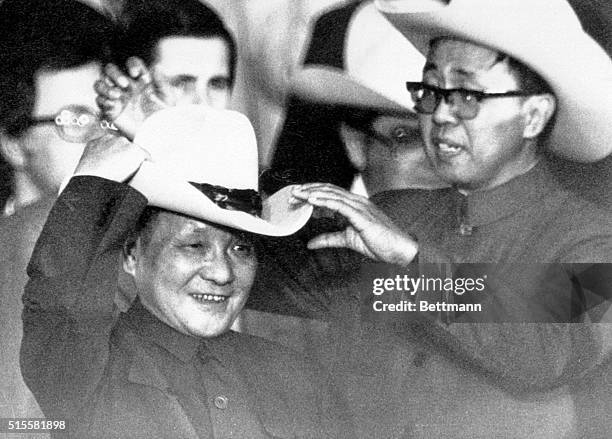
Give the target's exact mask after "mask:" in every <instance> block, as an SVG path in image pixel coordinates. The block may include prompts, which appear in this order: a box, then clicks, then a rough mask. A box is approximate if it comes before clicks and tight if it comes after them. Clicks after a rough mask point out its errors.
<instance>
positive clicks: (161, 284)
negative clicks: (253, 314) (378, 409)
mask: <svg viewBox="0 0 612 439" xmlns="http://www.w3.org/2000/svg"><path fill="white" fill-rule="evenodd" d="M138 145H140V146H138ZM202 145H206V146H207V147H206V148H202V147H201V146H202ZM143 148H146V149H143ZM257 160H258V153H257V143H256V140H255V133H254V131H253V128H252V127H251V125H250V123H249V121H248V120H247V119H246V117H244V116H243V115H241V114H239V113H236V112H232V111H228V110H214V109H211V108H208V107H205V106H195V105H191V106H187V107H185V106H182V107H175V108H169V109H165V110H163V111H160V112H159V113H157V114H155V115H153V116H151V117H150V118H149V119H148V120H147V121H145V123H144V124H143V126H142V127H141V129H140V130H139V132H138V133H137V135H136V138H135V141H134V143H130V142H128V141H127V140H125V139H123V138H119V137H118V136H106V137H104V138H102V139H99V140H97V141H94V142H90V143H89V144H88V146H87V148H86V150H85V152H84V154H83V157H82V158H81V160H80V162H79V165H78V167H77V170H76V172H75V176H74V177H73V178H72V179H71V180H70V182H69V183H68V185H67V187H66V188H65V191H64V192H63V193H62V194H61V195H60V197H59V199H58V201H57V202H56V204H55V205H54V207H53V209H52V211H51V213H50V215H49V219H48V220H47V222H46V224H45V227H44V229H43V232H42V234H41V236H40V238H39V240H38V242H37V244H36V248H35V250H34V253H33V256H32V260H31V262H30V265H29V267H28V273H29V275H30V280H29V282H28V284H27V286H26V290H25V295H24V312H23V323H24V340H23V343H22V349H21V361H22V370H23V373H24V377H25V379H26V382H27V383H28V385H29V386H30V387H31V389H32V391H33V392H34V394H35V395H36V397H37V399H38V401H39V402H40V404H41V407H42V408H43V410H44V412H45V415H46V416H47V417H48V418H49V419H59V420H65V421H66V428H65V429H63V431H59V430H56V431H54V433H57V434H58V436H60V437H70V438H84V437H86V438H101V439H111V438H117V439H122V438H131V439H136V438H143V439H145V438H146V439H153V438H159V439H165V438H171V437H180V438H193V439H196V438H201V439H204V438H230V437H232V438H249V439H256V438H262V439H263V438H270V437H303V438H336V437H343V438H347V439H348V438H352V437H353V434H352V433H351V428H350V425H348V424H347V421H346V419H345V415H344V413H343V410H342V403H341V398H339V397H338V395H337V394H335V392H333V391H332V388H331V387H330V384H329V381H328V379H327V378H326V377H325V374H324V373H323V372H322V370H321V369H320V367H319V366H317V364H316V363H314V362H310V361H305V360H304V359H302V358H300V356H299V355H298V354H296V353H294V352H292V351H290V350H289V349H286V348H282V347H281V346H279V345H276V344H274V343H271V342H269V341H265V340H263V339H259V338H257V337H252V336H248V335H245V334H240V333H234V332H232V331H230V326H231V325H232V323H233V321H234V320H235V319H236V317H237V316H238V314H239V313H240V311H241V310H242V308H243V306H244V304H245V302H246V300H247V297H248V295H249V292H250V288H251V285H252V283H253V278H254V276H255V270H256V267H257V255H256V250H255V246H254V242H255V237H256V236H258V235H263V236H266V235H268V236H269V235H275V236H282V235H288V234H291V233H293V232H295V231H296V230H297V229H299V228H300V227H301V226H302V225H303V224H304V223H305V222H306V221H307V220H308V218H309V216H310V213H311V211H312V209H311V208H310V207H309V206H306V205H301V206H295V205H294V204H292V203H290V199H291V196H290V192H291V189H290V188H286V189H284V190H283V191H279V193H277V194H274V195H273V196H271V197H270V198H268V199H266V200H262V199H261V198H260V196H259V194H258V192H257V186H258V165H257ZM142 215H144V217H143V216H142ZM139 219H140V220H139ZM137 224H138V225H137ZM135 227H136V230H134V228H135ZM121 250H122V253H123V257H122V265H123V270H124V271H125V272H126V274H127V275H128V276H130V278H131V279H132V280H133V286H134V293H136V294H137V296H138V299H137V300H135V302H134V303H133V304H132V305H131V307H130V309H129V310H128V311H127V312H126V313H122V314H121V315H120V316H119V318H118V319H117V320H115V319H114V318H113V310H114V303H113V299H114V295H115V290H116V286H117V280H116V265H117V253H118V252H119V251H121Z"/></svg>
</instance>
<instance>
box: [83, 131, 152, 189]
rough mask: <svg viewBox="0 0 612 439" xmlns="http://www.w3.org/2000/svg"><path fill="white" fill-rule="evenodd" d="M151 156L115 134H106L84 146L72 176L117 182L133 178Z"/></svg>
mask: <svg viewBox="0 0 612 439" xmlns="http://www.w3.org/2000/svg"><path fill="white" fill-rule="evenodd" d="M150 158H151V156H150V154H149V153H148V151H146V150H145V149H143V148H141V147H140V146H138V145H135V144H134V143H132V142H130V141H129V140H127V139H126V138H125V137H122V136H118V135H116V134H112V133H111V134H106V135H105V136H103V137H100V138H99V139H96V140H92V141H91V142H89V143H88V144H87V145H86V146H85V150H84V151H83V154H82V155H81V159H80V160H79V164H78V165H77V167H76V169H75V171H74V175H93V176H96V177H102V178H106V179H107V180H114V181H118V182H125V181H128V180H129V179H130V178H131V177H133V176H134V174H135V173H136V171H138V168H140V165H141V164H142V162H144V161H145V160H146V159H150Z"/></svg>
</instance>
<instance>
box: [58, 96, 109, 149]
mask: <svg viewBox="0 0 612 439" xmlns="http://www.w3.org/2000/svg"><path fill="white" fill-rule="evenodd" d="M55 127H56V129H57V131H58V133H59V135H60V137H61V138H62V139H64V140H66V141H67V142H73V143H84V142H89V141H90V140H94V139H97V138H99V137H102V136H103V135H104V133H105V132H106V131H107V130H113V129H115V128H114V126H113V125H112V124H110V123H109V122H107V121H105V120H100V118H99V116H98V115H97V114H96V113H95V112H93V111H92V110H91V109H89V108H87V107H84V106H81V105H70V106H67V107H64V108H62V109H61V110H60V112H59V113H58V114H57V116H56V117H55Z"/></svg>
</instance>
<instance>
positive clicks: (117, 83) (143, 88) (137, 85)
mask: <svg viewBox="0 0 612 439" xmlns="http://www.w3.org/2000/svg"><path fill="white" fill-rule="evenodd" d="M126 70H127V72H128V75H129V76H128V75H126V74H124V73H123V72H122V71H121V70H120V69H119V67H117V66H116V65H114V64H107V65H106V67H105V68H104V72H103V74H102V79H100V80H98V81H96V82H95V84H94V90H95V91H96V93H97V94H98V97H97V98H96V103H97V104H98V107H100V110H101V111H102V115H103V116H104V117H105V118H106V119H108V120H110V121H112V122H113V123H114V125H115V126H116V127H117V128H118V129H119V130H120V131H121V133H122V134H123V135H124V136H125V137H127V138H128V139H130V140H132V139H133V138H134V135H135V133H136V130H137V129H138V127H139V126H140V125H141V124H142V122H143V121H144V120H145V119H146V118H147V117H148V116H149V115H151V114H152V113H154V112H156V111H158V110H160V109H162V108H166V107H167V105H166V104H165V103H164V102H163V101H162V100H161V99H160V98H159V96H157V95H156V94H155V88H154V85H153V78H152V76H151V72H149V69H148V68H147V67H146V66H145V64H144V62H143V61H142V60H141V59H140V58H136V57H131V58H129V59H128V60H127V62H126Z"/></svg>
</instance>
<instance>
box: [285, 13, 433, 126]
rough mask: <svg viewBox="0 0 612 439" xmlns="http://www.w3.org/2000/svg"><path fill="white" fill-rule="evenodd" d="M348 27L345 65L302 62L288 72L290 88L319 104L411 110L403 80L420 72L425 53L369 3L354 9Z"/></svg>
mask: <svg viewBox="0 0 612 439" xmlns="http://www.w3.org/2000/svg"><path fill="white" fill-rule="evenodd" d="M350 29H351V31H350V32H349V34H348V38H347V41H346V42H345V47H346V49H345V50H346V51H345V70H341V69H337V68H333V67H329V66H317V65H308V66H306V67H304V68H303V69H301V70H299V71H297V72H296V73H294V75H293V76H292V77H291V78H290V83H289V91H290V93H291V94H292V95H294V96H297V97H299V98H300V99H303V100H305V101H308V102H314V103H320V104H329V105H335V106H341V107H349V108H356V109H363V110H374V111H378V112H381V113H388V114H402V113H406V112H409V113H414V110H413V108H414V103H413V102H412V98H411V97H410V93H408V92H407V91H406V88H405V86H404V84H405V82H406V81H407V80H415V81H418V80H419V79H420V78H421V72H422V70H423V66H424V64H425V57H424V56H423V55H422V54H421V53H420V52H419V51H418V50H417V49H416V48H415V47H414V46H413V45H412V44H411V43H410V42H408V41H407V40H406V39H405V38H404V37H403V36H402V34H401V33H400V32H399V31H397V30H396V29H395V28H394V27H393V26H392V25H390V24H389V22H388V21H387V20H385V18H384V17H383V16H382V14H381V13H380V12H378V11H377V10H376V8H375V7H374V4H373V3H366V4H365V5H364V6H362V7H361V8H360V9H358V10H357V13H356V14H355V16H354V18H353V20H352V22H351V27H350Z"/></svg>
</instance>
